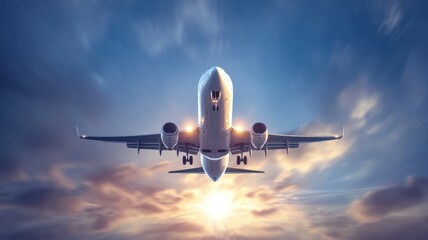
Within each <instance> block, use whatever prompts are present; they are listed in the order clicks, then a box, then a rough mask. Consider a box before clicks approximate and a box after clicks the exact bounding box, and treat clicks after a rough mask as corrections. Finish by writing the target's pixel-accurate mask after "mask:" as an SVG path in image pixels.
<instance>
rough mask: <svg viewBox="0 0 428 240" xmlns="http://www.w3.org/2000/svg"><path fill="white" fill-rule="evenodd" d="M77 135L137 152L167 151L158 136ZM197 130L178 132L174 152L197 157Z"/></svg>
mask: <svg viewBox="0 0 428 240" xmlns="http://www.w3.org/2000/svg"><path fill="white" fill-rule="evenodd" d="M76 130H77V135H78V137H79V138H80V139H84V140H95V141H103V142H113V143H126V146H127V147H128V148H135V149H137V151H138V152H140V149H148V150H158V151H159V152H160V153H162V151H164V150H167V149H166V147H165V146H164V145H163V143H162V140H161V135H160V134H148V135H133V136H87V135H84V134H83V135H80V133H79V130H78V129H77V127H76ZM198 136H199V135H198V133H197V130H194V131H192V132H184V131H183V132H180V133H179V135H178V144H177V146H176V147H175V149H174V150H175V151H177V154H178V152H184V153H187V152H188V153H189V154H192V155H197V154H198V152H199V138H198Z"/></svg>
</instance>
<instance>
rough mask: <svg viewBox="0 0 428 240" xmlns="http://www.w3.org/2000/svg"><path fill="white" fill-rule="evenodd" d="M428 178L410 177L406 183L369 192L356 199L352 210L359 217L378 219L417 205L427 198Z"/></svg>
mask: <svg viewBox="0 0 428 240" xmlns="http://www.w3.org/2000/svg"><path fill="white" fill-rule="evenodd" d="M427 196H428V178H417V177H409V178H408V179H407V181H406V183H405V185H400V186H392V187H388V188H384V189H380V190H375V191H372V192H369V193H367V194H366V195H365V196H364V197H363V198H362V199H360V200H357V201H355V202H354V203H353V204H352V206H351V208H350V212H351V213H352V214H353V215H355V216H356V217H358V218H362V219H363V220H364V219H372V218H374V219H376V218H380V217H384V216H387V215H389V214H391V213H394V212H399V211H402V210H404V209H407V208H410V207H414V206H417V205H418V204H421V203H423V202H425V201H426V200H427Z"/></svg>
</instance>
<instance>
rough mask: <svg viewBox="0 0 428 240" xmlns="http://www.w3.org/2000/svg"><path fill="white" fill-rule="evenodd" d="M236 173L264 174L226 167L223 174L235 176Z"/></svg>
mask: <svg viewBox="0 0 428 240" xmlns="http://www.w3.org/2000/svg"><path fill="white" fill-rule="evenodd" d="M237 173H265V172H263V171H258V170H250V169H242V168H231V167H228V168H227V169H226V172H225V174H237Z"/></svg>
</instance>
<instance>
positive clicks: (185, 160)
mask: <svg viewBox="0 0 428 240" xmlns="http://www.w3.org/2000/svg"><path fill="white" fill-rule="evenodd" d="M186 162H187V159H186V156H183V165H186Z"/></svg>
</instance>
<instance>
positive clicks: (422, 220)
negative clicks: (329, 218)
mask: <svg viewBox="0 0 428 240" xmlns="http://www.w3.org/2000/svg"><path fill="white" fill-rule="evenodd" d="M427 224H428V217H427V216H425V217H389V218H386V219H384V220H383V221H380V222H374V223H373V222H371V223H366V224H362V225H360V226H357V227H355V228H354V229H351V233H350V234H349V235H347V236H346V237H345V238H346V239H350V240H354V239H355V240H358V239H366V240H375V239H390V240H401V239H409V240H423V239H426V236H427V235H428V227H427Z"/></svg>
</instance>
